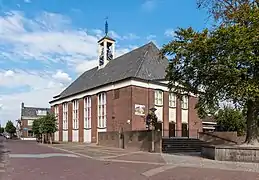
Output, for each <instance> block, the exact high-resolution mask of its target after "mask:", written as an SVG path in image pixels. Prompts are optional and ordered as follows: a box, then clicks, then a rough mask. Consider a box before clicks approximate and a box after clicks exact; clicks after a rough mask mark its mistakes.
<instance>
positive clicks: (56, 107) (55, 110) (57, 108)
mask: <svg viewBox="0 0 259 180" xmlns="http://www.w3.org/2000/svg"><path fill="white" fill-rule="evenodd" d="M54 114H55V116H56V120H57V121H56V122H57V127H58V129H59V105H56V106H55V107H54Z"/></svg>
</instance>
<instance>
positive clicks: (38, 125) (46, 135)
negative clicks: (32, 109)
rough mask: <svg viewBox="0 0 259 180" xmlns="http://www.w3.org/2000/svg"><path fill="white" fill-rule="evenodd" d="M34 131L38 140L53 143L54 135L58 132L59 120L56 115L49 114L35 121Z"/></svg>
mask: <svg viewBox="0 0 259 180" xmlns="http://www.w3.org/2000/svg"><path fill="white" fill-rule="evenodd" d="M32 131H33V132H34V134H35V135H36V136H37V138H39V137H42V141H43V142H44V141H45V140H46V141H48V140H49V141H50V143H52V135H53V133H55V132H56V131H57V120H56V117H55V115H54V114H51V113H48V114H47V115H46V116H44V117H41V118H39V119H37V120H34V121H33V124H32Z"/></svg>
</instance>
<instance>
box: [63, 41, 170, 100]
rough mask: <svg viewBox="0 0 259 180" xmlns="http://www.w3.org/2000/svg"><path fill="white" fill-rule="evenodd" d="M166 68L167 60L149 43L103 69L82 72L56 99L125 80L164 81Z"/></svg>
mask: <svg viewBox="0 0 259 180" xmlns="http://www.w3.org/2000/svg"><path fill="white" fill-rule="evenodd" d="M167 66H168V60H167V59H166V58H161V56H159V49H158V48H157V47H156V45H155V44H154V43H153V42H150V43H148V44H145V45H144V46H141V47H139V48H137V49H134V50H132V51H130V52H128V53H126V54H124V55H122V56H120V57H117V58H115V59H113V60H111V61H110V62H109V63H108V64H107V65H106V66H105V67H104V68H101V69H98V67H95V68H93V69H90V70H88V71H86V72H84V73H83V74H82V75H81V76H79V77H78V78H77V79H76V80H75V81H74V82H73V83H72V84H70V85H69V86H68V87H67V88H66V89H65V90H64V91H63V92H62V93H61V94H60V95H58V97H59V98H58V99H62V98H65V97H68V96H72V95H74V94H77V93H80V92H84V91H87V90H90V89H93V88H96V87H98V86H102V85H105V84H109V83H113V82H117V81H120V80H124V79H127V78H138V79H143V80H156V79H164V78H165V75H166V72H165V70H166V68H167Z"/></svg>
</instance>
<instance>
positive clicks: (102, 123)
mask: <svg viewBox="0 0 259 180" xmlns="http://www.w3.org/2000/svg"><path fill="white" fill-rule="evenodd" d="M98 127H99V128H105V127H106V93H100V94H98Z"/></svg>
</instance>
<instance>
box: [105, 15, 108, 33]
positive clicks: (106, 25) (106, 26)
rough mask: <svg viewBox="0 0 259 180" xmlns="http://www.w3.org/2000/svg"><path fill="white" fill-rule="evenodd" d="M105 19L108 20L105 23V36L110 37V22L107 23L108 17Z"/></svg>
mask: <svg viewBox="0 0 259 180" xmlns="http://www.w3.org/2000/svg"><path fill="white" fill-rule="evenodd" d="M105 19H106V21H105V36H107V35H108V22H107V20H108V17H106V18H105Z"/></svg>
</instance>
